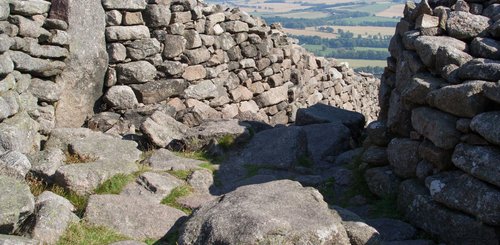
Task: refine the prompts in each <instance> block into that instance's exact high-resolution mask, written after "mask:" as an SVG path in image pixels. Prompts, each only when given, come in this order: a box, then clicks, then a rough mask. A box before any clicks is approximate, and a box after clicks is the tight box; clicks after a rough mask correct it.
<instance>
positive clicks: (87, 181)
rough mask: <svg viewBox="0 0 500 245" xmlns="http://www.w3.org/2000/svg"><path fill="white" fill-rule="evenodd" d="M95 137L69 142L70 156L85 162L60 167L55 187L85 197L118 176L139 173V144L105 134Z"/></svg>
mask: <svg viewBox="0 0 500 245" xmlns="http://www.w3.org/2000/svg"><path fill="white" fill-rule="evenodd" d="M95 136H96V137H95V138H94V137H86V138H83V139H76V140H75V139H72V140H70V141H69V151H70V154H72V155H74V156H76V158H77V159H80V161H84V162H83V163H75V164H68V165H64V166H61V167H59V168H58V169H57V171H56V173H55V174H54V179H55V181H56V183H58V184H59V185H61V186H63V187H65V188H67V189H70V190H72V191H75V192H76V193H78V194H80V195H84V194H88V193H91V192H92V191H93V190H94V189H95V188H96V187H97V186H98V185H100V184H102V183H103V182H104V181H106V180H107V179H109V178H111V177H113V176H114V175H116V174H130V173H133V172H135V171H137V170H138V167H137V165H136V164H135V162H136V161H137V160H139V157H140V151H139V150H137V143H136V142H133V141H125V140H121V139H118V138H114V137H111V136H108V135H104V134H96V135H95Z"/></svg>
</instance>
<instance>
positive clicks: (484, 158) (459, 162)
mask: <svg viewBox="0 0 500 245" xmlns="http://www.w3.org/2000/svg"><path fill="white" fill-rule="evenodd" d="M452 161H453V164H455V166H457V167H458V168H460V169H462V170H463V171H465V172H467V173H469V174H471V175H472V176H474V177H476V178H478V179H480V180H483V181H486V182H489V183H490V184H493V185H495V186H497V187H500V164H498V163H499V162H500V150H499V149H498V148H497V147H492V146H473V145H468V144H459V145H458V146H457V147H456V148H455V151H454V152H453V158H452Z"/></svg>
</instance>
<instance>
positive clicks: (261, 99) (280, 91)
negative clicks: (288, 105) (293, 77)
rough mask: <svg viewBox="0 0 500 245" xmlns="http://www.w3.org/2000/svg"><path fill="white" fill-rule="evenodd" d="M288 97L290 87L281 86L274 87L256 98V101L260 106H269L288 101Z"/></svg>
mask: <svg viewBox="0 0 500 245" xmlns="http://www.w3.org/2000/svg"><path fill="white" fill-rule="evenodd" d="M287 99H288V87H287V86H281V87H276V88H272V89H270V90H268V91H266V92H264V93H262V94H260V95H259V96H257V97H256V98H255V102H257V104H258V105H259V106H260V107H267V106H272V105H276V104H278V103H280V102H282V101H286V100H287Z"/></svg>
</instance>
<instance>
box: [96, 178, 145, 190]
mask: <svg viewBox="0 0 500 245" xmlns="http://www.w3.org/2000/svg"><path fill="white" fill-rule="evenodd" d="M136 177H137V175H136V174H117V175H115V176H113V177H111V178H110V179H108V180H106V181H104V183H102V184H101V185H99V186H98V187H97V188H96V189H95V190H94V192H95V193H96V194H120V192H122V190H123V188H124V187H125V186H126V185H127V184H129V183H130V182H132V181H134V180H135V178H136Z"/></svg>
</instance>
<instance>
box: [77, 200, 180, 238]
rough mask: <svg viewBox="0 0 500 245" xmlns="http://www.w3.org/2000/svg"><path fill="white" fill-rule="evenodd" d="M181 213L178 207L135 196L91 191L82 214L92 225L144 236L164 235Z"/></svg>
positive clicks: (157, 236) (134, 235)
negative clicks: (94, 193)
mask: <svg viewBox="0 0 500 245" xmlns="http://www.w3.org/2000/svg"><path fill="white" fill-rule="evenodd" d="M183 217H185V214H184V213H183V212H182V211H180V210H177V209H175V208H172V207H168V206H166V205H162V204H157V203H152V202H148V201H147V200H144V199H141V198H137V197H127V196H122V195H92V196H90V198H89V202H88V205H87V209H86V212H85V217H84V218H85V220H86V221H87V222H88V223H89V224H91V225H97V226H104V227H107V228H110V229H113V230H115V231H117V232H119V233H120V234H122V235H125V236H127V237H130V238H133V239H138V240H144V239H159V238H161V237H163V236H164V235H165V233H166V232H167V231H169V230H170V229H171V228H172V227H174V225H175V224H176V222H177V221H178V220H179V219H181V218H183Z"/></svg>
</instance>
